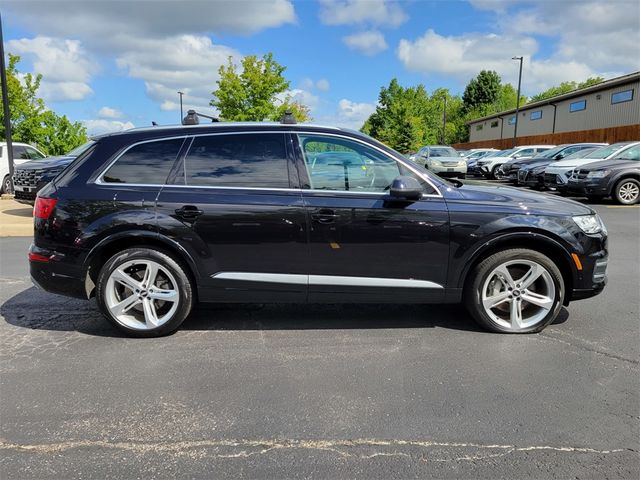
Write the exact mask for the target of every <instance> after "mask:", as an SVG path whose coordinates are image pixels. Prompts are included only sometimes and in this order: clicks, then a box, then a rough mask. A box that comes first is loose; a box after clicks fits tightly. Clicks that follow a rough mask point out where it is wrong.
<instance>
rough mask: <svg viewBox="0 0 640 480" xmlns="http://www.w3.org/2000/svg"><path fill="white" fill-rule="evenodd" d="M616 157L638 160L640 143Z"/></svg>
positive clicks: (639, 157) (639, 158)
mask: <svg viewBox="0 0 640 480" xmlns="http://www.w3.org/2000/svg"><path fill="white" fill-rule="evenodd" d="M615 158H616V159H620V160H636V161H638V160H640V145H636V146H635V147H631V148H627V149H626V150H625V151H624V152H622V153H621V154H620V155H616V157H615Z"/></svg>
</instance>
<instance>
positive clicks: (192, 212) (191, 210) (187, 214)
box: [176, 205, 204, 220]
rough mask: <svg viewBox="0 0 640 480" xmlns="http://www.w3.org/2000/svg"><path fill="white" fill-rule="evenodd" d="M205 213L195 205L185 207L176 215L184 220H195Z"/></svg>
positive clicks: (177, 211) (179, 209) (178, 210)
mask: <svg viewBox="0 0 640 480" xmlns="http://www.w3.org/2000/svg"><path fill="white" fill-rule="evenodd" d="M203 213H204V212H203V211H202V210H200V209H199V208H198V207H196V206H195V205H184V206H183V207H180V208H178V209H177V210H176V215H177V216H178V217H180V218H182V219H183V220H195V219H196V218H197V217H199V216H200V215H202V214H203Z"/></svg>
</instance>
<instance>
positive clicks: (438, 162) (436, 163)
mask: <svg viewBox="0 0 640 480" xmlns="http://www.w3.org/2000/svg"><path fill="white" fill-rule="evenodd" d="M429 163H430V164H431V165H437V166H441V165H442V164H441V163H440V160H429Z"/></svg>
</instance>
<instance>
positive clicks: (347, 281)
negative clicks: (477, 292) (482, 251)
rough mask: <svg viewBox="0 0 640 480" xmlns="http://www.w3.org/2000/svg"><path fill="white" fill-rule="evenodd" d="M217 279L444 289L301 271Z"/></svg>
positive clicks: (238, 274)
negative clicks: (306, 273) (311, 273)
mask: <svg viewBox="0 0 640 480" xmlns="http://www.w3.org/2000/svg"><path fill="white" fill-rule="evenodd" d="M211 278H213V279H217V280H241V281H246V282H264V283H286V284H290V285H309V286H312V285H313V286H332V285H335V286H343V287H383V288H384V287H394V288H424V289H438V290H439V289H444V287H443V286H442V285H440V284H439V283H435V282H431V281H429V280H416V279H413V278H385V277H352V276H343V275H305V274H300V273H262V272H217V273H214V274H213V275H211Z"/></svg>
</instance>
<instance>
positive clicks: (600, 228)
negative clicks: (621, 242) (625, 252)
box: [573, 214, 607, 235]
mask: <svg viewBox="0 0 640 480" xmlns="http://www.w3.org/2000/svg"><path fill="white" fill-rule="evenodd" d="M573 221H574V222H576V225H578V227H580V230H582V231H583V232H584V233H586V234H588V235H592V234H594V233H600V232H604V233H607V229H606V228H605V226H604V223H602V220H601V219H600V217H599V216H598V214H595V215H580V216H577V217H573Z"/></svg>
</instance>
